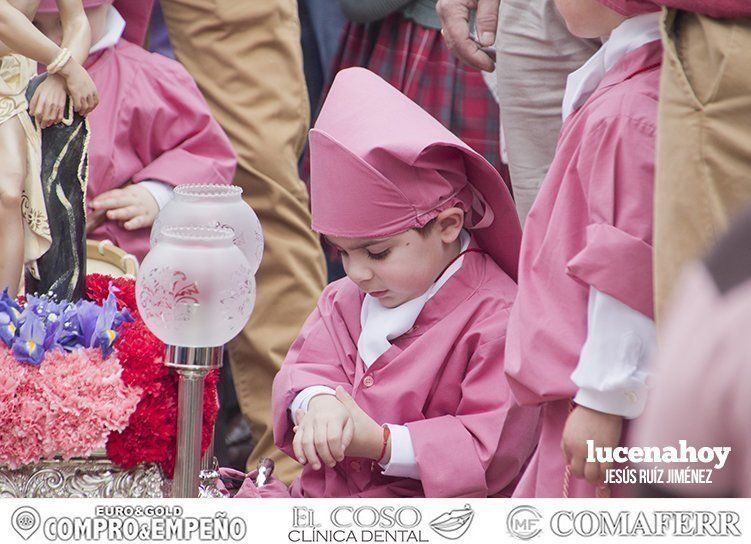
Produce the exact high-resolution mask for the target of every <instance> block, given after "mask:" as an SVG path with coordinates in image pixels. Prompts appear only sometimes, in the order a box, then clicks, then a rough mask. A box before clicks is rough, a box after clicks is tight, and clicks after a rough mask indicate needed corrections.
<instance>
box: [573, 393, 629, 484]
mask: <svg viewBox="0 0 751 544" xmlns="http://www.w3.org/2000/svg"><path fill="white" fill-rule="evenodd" d="M622 429H623V418H622V417H621V416H616V415H613V414H606V413H604V412H599V411H597V410H592V409H591V408H587V407H585V406H577V407H576V408H574V410H573V411H572V412H571V413H570V414H569V416H568V419H567V420H566V426H565V427H564V429H563V438H562V440H561V449H563V456H564V457H565V459H566V463H567V464H568V465H569V466H570V467H571V474H572V475H573V476H574V477H576V478H585V479H586V480H587V482H589V483H590V484H591V485H593V486H598V487H600V488H602V487H604V481H605V475H606V473H607V470H608V469H609V468H611V467H612V463H598V462H597V461H594V462H587V440H592V441H593V442H594V446H595V447H596V448H597V447H610V448H615V447H617V446H618V443H619V442H620V440H621V430H622Z"/></svg>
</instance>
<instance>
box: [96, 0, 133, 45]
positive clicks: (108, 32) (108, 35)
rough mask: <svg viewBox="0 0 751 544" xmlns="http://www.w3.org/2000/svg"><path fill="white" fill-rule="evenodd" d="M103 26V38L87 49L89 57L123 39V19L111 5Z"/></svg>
mask: <svg viewBox="0 0 751 544" xmlns="http://www.w3.org/2000/svg"><path fill="white" fill-rule="evenodd" d="M105 25H106V26H105V30H104V36H102V37H101V38H100V39H99V41H98V42H96V43H95V44H94V45H92V46H91V49H89V55H91V54H92V53H96V52H97V51H102V50H103V49H107V48H110V47H114V46H116V45H117V42H119V41H120V38H122V37H123V32H125V19H123V16H122V15H120V12H119V11H117V10H116V9H115V6H113V5H110V6H109V8H108V9H107V21H106V23H105Z"/></svg>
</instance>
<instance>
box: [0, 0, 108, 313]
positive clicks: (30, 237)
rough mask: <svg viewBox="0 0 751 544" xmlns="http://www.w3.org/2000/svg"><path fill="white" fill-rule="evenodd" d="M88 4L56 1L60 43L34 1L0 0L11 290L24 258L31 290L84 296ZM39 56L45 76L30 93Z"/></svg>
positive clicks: (1, 275)
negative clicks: (40, 26) (39, 19)
mask: <svg viewBox="0 0 751 544" xmlns="http://www.w3.org/2000/svg"><path fill="white" fill-rule="evenodd" d="M85 1H86V0H57V4H58V6H59V7H60V15H61V21H62V31H63V33H62V43H61V45H59V46H58V45H57V44H55V42H54V41H52V40H50V39H49V38H47V37H45V36H44V34H42V33H41V32H40V31H39V30H37V28H36V27H35V26H34V25H33V24H32V23H31V18H33V16H34V13H35V12H36V10H37V7H38V5H39V0H0V164H2V165H3V167H2V169H0V224H2V236H0V289H3V288H5V287H7V288H8V290H9V292H10V294H12V295H15V294H16V292H17V290H18V288H19V286H20V283H21V271H22V268H23V266H24V264H26V266H27V269H28V270H29V278H30V280H29V282H30V284H32V285H33V287H31V288H30V289H27V291H31V292H33V291H41V292H47V291H50V290H51V291H52V292H53V294H55V295H57V296H58V297H59V298H67V299H74V298H76V297H77V296H80V294H81V289H82V282H83V279H84V270H83V263H84V262H85V261H84V259H85V255H83V253H82V252H83V248H84V247H85V245H84V243H83V241H82V239H81V236H83V234H82V233H83V230H84V227H83V225H85V213H84V208H83V198H84V195H85V182H86V177H87V173H86V172H87V159H86V142H87V141H88V127H87V126H86V123H85V120H83V118H82V117H81V116H85V115H86V114H88V113H89V112H90V111H91V110H92V109H94V107H96V105H97V103H98V96H97V93H96V87H95V86H94V83H93V81H92V80H91V78H90V77H89V75H88V74H87V73H86V70H84V68H83V67H82V66H81V64H82V63H83V61H84V60H85V59H86V57H87V55H88V51H89V47H90V45H91V44H90V41H91V40H90V29H89V23H88V20H87V18H86V15H85V12H84V9H83V2H85ZM36 62H40V63H42V64H44V65H45V66H46V67H47V75H46V77H44V78H42V79H40V80H38V81H37V82H35V84H34V86H33V87H32V88H31V89H30V91H31V92H30V93H27V92H26V91H27V87H28V86H29V82H30V80H31V79H32V77H34V75H35V73H36ZM68 96H69V97H70V98H68ZM27 108H28V110H27ZM74 111H75V112H77V113H78V114H79V115H78V116H76V115H74ZM61 121H62V125H59V123H60V122H61ZM40 131H41V132H42V135H41V136H40ZM43 148H44V149H43ZM43 157H44V158H43ZM50 221H52V223H53V224H52V225H50ZM50 251H52V252H51V253H49V252H50Z"/></svg>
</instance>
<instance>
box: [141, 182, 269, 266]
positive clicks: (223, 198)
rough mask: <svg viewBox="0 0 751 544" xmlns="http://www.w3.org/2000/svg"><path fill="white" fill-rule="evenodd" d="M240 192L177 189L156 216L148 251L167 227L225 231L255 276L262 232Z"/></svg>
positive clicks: (198, 187)
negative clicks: (228, 232)
mask: <svg viewBox="0 0 751 544" xmlns="http://www.w3.org/2000/svg"><path fill="white" fill-rule="evenodd" d="M242 192H243V191H242V189H241V188H240V187H237V186H235V185H209V184H197V185H178V186H177V187H175V190H174V198H173V199H172V200H170V202H169V203H167V205H166V206H164V208H162V210H161V211H160V212H159V215H158V216H157V218H156V221H154V226H153V227H152V229H151V247H152V248H153V247H155V246H156V245H157V244H158V243H159V242H160V241H161V237H162V234H161V233H162V231H163V230H164V229H166V228H170V227H190V226H204V227H226V228H230V229H232V231H233V233H234V237H233V241H234V243H235V245H236V246H237V247H239V248H240V251H242V252H243V253H244V254H245V258H246V259H248V264H249V265H250V268H251V270H252V273H253V274H255V273H256V272H257V271H258V267H259V266H260V264H261V258H262V257H263V232H262V230H261V223H260V221H258V217H257V216H256V214H255V212H254V211H253V209H252V208H251V207H250V206H249V205H248V204H247V203H246V202H245V201H244V200H243V199H242Z"/></svg>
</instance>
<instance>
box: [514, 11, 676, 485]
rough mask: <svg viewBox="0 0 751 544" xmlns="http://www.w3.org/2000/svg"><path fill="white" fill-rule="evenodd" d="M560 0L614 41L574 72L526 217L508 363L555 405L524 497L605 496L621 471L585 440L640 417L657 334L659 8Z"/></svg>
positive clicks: (578, 30) (518, 383)
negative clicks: (609, 480) (551, 155)
mask: <svg viewBox="0 0 751 544" xmlns="http://www.w3.org/2000/svg"><path fill="white" fill-rule="evenodd" d="M556 4H557V5H558V8H559V10H560V11H561V13H562V15H563V16H564V18H565V19H566V23H567V25H568V26H569V29H570V30H571V31H572V33H574V34H575V35H578V36H581V37H590V38H591V37H596V36H600V35H603V36H604V35H609V37H608V40H607V41H606V42H605V44H604V46H603V48H602V49H601V50H600V52H598V53H597V54H596V55H595V56H594V57H593V58H592V59H591V60H590V61H589V62H588V63H587V64H585V65H584V66H583V67H582V68H581V69H580V70H578V71H577V72H574V73H573V74H572V75H571V76H569V80H568V85H567V90H566V97H565V99H564V116H565V117H566V119H565V122H564V125H563V129H562V132H561V136H560V140H559V144H558V148H557V151H556V156H555V159H554V161H553V163H552V165H551V168H550V171H549V172H548V175H547V178H546V180H545V182H544V184H543V186H542V190H541V191H540V194H539V195H538V197H537V200H536V202H535V204H534V206H533V207H532V210H531V212H530V214H529V217H528V219H527V223H526V226H525V231H524V238H523V241H522V249H521V257H520V267H519V293H518V297H517V301H516V304H515V306H514V308H513V310H512V313H511V317H510V321H509V329H508V342H507V345H506V372H507V375H508V377H509V380H510V383H511V387H512V391H513V393H514V396H515V398H516V399H517V400H518V401H519V402H520V403H522V404H525V405H542V407H543V408H542V429H541V436H540V443H539V445H538V448H537V451H536V452H535V454H534V456H533V457H532V460H531V461H530V464H529V467H528V468H527V470H526V471H525V473H524V475H523V477H522V479H521V481H520V483H519V485H518V487H517V489H516V492H515V496H519V497H561V496H580V497H591V496H607V495H609V494H610V489H609V488H608V487H607V486H605V485H604V477H605V471H606V469H607V468H609V467H608V465H605V464H598V463H595V462H587V460H586V452H587V448H586V441H587V440H593V441H594V443H595V446H611V447H615V446H617V445H618V443H619V441H620V439H621V431H622V426H623V420H624V419H632V418H635V417H637V416H639V415H640V413H641V411H642V410H643V408H644V404H645V402H646V389H647V386H646V377H647V375H648V369H647V367H646V362H647V361H648V358H649V352H650V349H651V348H652V346H653V344H654V324H653V307H652V306H653V304H652V246H651V242H652V199H653V184H654V161H655V124H656V119H657V95H658V88H659V77H660V64H661V54H662V49H661V44H660V33H659V13H656V11H657V9H658V8H656V7H655V6H654V5H652V4H650V3H646V2H640V3H638V4H637V3H635V2H629V6H628V10H624V11H616V10H613V9H610V8H606V7H604V6H603V5H601V4H598V3H597V2H596V1H595V0H556ZM603 4H605V2H603ZM613 4H615V2H614V1H613V0H610V1H609V2H608V5H611V6H612V5H613ZM634 10H637V11H636V13H638V15H637V16H635V17H633V18H627V15H626V13H628V14H629V15H634V14H635V12H634ZM562 449H563V451H562ZM584 478H586V481H585V480H584Z"/></svg>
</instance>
